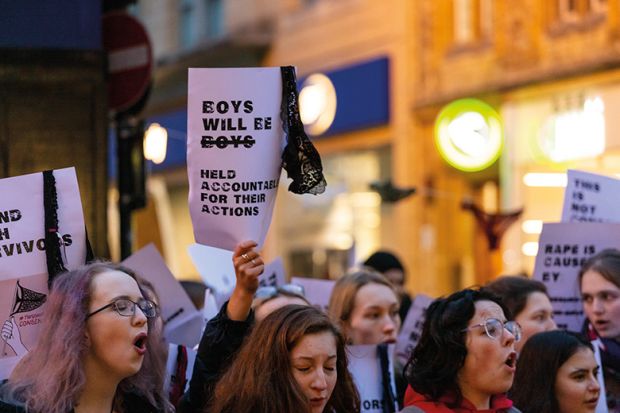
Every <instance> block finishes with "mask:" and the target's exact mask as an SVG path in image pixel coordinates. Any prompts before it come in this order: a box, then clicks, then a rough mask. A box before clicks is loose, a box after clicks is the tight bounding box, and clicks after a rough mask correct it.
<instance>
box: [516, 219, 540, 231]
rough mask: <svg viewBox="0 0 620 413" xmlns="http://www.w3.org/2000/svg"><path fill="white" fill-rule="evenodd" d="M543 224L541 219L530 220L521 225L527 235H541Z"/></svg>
mask: <svg viewBox="0 0 620 413" xmlns="http://www.w3.org/2000/svg"><path fill="white" fill-rule="evenodd" d="M542 227H543V222H542V221H541V220H540V219H528V220H526V221H523V223H522V224H521V230H523V232H525V233H526V234H540V233H541V232H542Z"/></svg>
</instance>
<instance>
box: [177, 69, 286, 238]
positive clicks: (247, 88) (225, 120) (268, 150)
mask: <svg viewBox="0 0 620 413" xmlns="http://www.w3.org/2000/svg"><path fill="white" fill-rule="evenodd" d="M187 94H188V103H187V131H188V133H187V137H188V139H187V173H188V178H189V210H190V215H191V218H192V224H193V227H194V237H195V239H196V242H198V243H200V244H204V245H209V246H212V247H217V248H223V249H228V250H233V249H234V247H235V245H236V244H237V243H238V242H239V241H242V240H246V239H252V240H255V241H256V242H257V243H258V245H259V248H260V246H261V245H262V244H263V242H264V239H265V236H266V234H267V230H268V228H269V224H270V222H271V215H272V211H273V206H274V202H275V198H276V193H277V189H278V184H279V180H280V169H281V165H282V159H281V155H282V150H283V148H284V146H285V135H284V132H283V129H282V121H281V118H280V109H281V101H282V75H281V71H280V68H279V67H269V68H267V67H262V68H209V69H199V68H195V69H189V80H188V93H187Z"/></svg>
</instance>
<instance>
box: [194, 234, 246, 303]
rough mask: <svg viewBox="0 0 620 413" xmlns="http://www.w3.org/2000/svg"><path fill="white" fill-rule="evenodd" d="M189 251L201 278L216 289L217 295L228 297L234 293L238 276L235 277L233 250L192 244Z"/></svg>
mask: <svg viewBox="0 0 620 413" xmlns="http://www.w3.org/2000/svg"><path fill="white" fill-rule="evenodd" d="M187 252H188V253H189V256H190V258H191V259H192V262H193V263H194V266H195V267H196V270H198V274H200V278H202V281H203V282H204V283H205V284H206V285H207V286H209V288H211V289H212V290H214V293H215V295H216V296H217V295H223V296H226V297H228V296H230V294H232V290H233V288H235V284H236V283H237V277H235V268H234V267H233V262H232V252H231V251H228V250H223V249H221V248H214V247H207V246H206V245H200V244H192V245H190V246H189V247H187ZM226 299H227V298H226ZM218 301H219V300H218ZM224 301H225V300H224Z"/></svg>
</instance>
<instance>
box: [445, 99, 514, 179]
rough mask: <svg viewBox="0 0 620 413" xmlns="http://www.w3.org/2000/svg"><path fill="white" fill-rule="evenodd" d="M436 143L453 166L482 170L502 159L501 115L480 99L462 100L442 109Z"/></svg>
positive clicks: (469, 169)
mask: <svg viewBox="0 0 620 413" xmlns="http://www.w3.org/2000/svg"><path fill="white" fill-rule="evenodd" d="M435 144H436V145H437V149H438V150H439V153H440V154H441V156H442V157H443V158H444V159H445V160H446V162H448V163H449V164H450V165H452V166H453V167H455V168H457V169H459V170H461V171H466V172H475V171H481V170H483V169H486V168H488V167H489V166H491V165H492V164H493V163H494V162H495V161H496V160H497V158H499V156H500V154H501V150H502V146H503V133H502V124H501V118H500V116H499V114H498V113H497V112H496V111H495V110H494V109H493V108H492V107H491V106H489V105H487V104H486V103H484V102H482V101H480V100H477V99H459V100H456V101H454V102H452V103H450V104H449V105H447V106H446V107H444V108H443V109H442V111H441V112H440V113H439V115H438V116H437V120H436V121H435Z"/></svg>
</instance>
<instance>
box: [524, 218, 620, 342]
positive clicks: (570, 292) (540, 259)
mask: <svg viewBox="0 0 620 413" xmlns="http://www.w3.org/2000/svg"><path fill="white" fill-rule="evenodd" d="M606 248H620V224H615V223H582V222H579V223H577V222H570V223H568V222H567V223H551V224H544V225H543V229H542V232H541V234H540V239H539V241H538V254H537V255H536V263H535V266H534V275H533V278H534V279H536V280H539V281H542V282H543V283H544V284H545V285H546V286H547V291H548V292H549V297H550V299H551V303H552V305H553V313H554V318H555V322H556V323H557V325H558V327H559V328H562V329H567V330H570V331H581V327H582V324H583V320H584V315H583V306H582V303H581V296H580V294H579V284H578V275H579V270H580V268H581V266H582V265H583V263H584V262H585V261H586V260H587V259H588V258H590V257H591V256H592V255H594V254H597V253H599V252H600V251H601V250H603V249H606Z"/></svg>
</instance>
